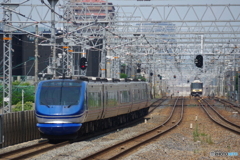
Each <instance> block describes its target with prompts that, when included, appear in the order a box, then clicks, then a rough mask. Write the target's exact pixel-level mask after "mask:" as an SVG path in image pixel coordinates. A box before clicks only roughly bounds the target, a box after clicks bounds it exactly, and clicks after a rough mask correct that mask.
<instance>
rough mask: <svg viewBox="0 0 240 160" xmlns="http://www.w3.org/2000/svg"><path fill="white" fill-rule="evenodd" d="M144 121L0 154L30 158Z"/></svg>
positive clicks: (161, 100)
mask: <svg viewBox="0 0 240 160" xmlns="http://www.w3.org/2000/svg"><path fill="white" fill-rule="evenodd" d="M166 99H167V98H166V97H165V98H162V99H159V100H157V101H156V102H154V103H153V104H152V105H151V106H150V109H149V114H150V113H151V112H153V111H154V110H155V109H156V107H158V106H159V105H161V103H163V102H164V101H165V100H166ZM142 121H143V118H139V119H137V120H135V121H132V122H130V123H127V124H124V125H122V126H117V127H114V128H111V129H108V130H105V131H101V132H97V133H95V134H91V135H87V136H84V137H81V138H79V139H76V140H73V141H64V142H60V143H55V144H54V143H49V142H48V141H47V140H45V141H43V142H39V143H37V144H34V145H31V146H28V147H24V148H20V149H17V150H13V151H10V152H6V153H2V154H0V159H6V160H10V159H11V160H19V159H26V158H30V157H33V156H36V155H39V154H41V153H44V152H46V151H49V150H52V149H56V148H58V147H62V146H65V145H68V144H70V143H73V142H78V141H82V140H86V139H89V138H93V137H96V136H99V135H102V134H106V133H108V132H111V131H114V130H116V129H117V128H118V129H119V128H124V127H129V126H131V125H134V124H136V123H139V122H142Z"/></svg>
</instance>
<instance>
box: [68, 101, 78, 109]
mask: <svg viewBox="0 0 240 160" xmlns="http://www.w3.org/2000/svg"><path fill="white" fill-rule="evenodd" d="M76 102H78V101H75V102H73V103H72V104H69V105H68V106H67V108H70V107H71V106H72V105H74V104H75V103H76Z"/></svg>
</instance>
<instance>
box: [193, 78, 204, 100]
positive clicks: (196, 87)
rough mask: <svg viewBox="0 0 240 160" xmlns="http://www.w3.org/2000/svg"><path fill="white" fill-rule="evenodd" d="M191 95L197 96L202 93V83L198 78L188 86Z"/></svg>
mask: <svg viewBox="0 0 240 160" xmlns="http://www.w3.org/2000/svg"><path fill="white" fill-rule="evenodd" d="M190 89H191V96H194V97H197V96H202V93H203V83H202V82H201V81H200V80H194V81H193V82H192V83H191V86H190Z"/></svg>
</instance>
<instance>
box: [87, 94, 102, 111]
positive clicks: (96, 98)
mask: <svg viewBox="0 0 240 160" xmlns="http://www.w3.org/2000/svg"><path fill="white" fill-rule="evenodd" d="M98 107H101V96H100V92H88V108H98Z"/></svg>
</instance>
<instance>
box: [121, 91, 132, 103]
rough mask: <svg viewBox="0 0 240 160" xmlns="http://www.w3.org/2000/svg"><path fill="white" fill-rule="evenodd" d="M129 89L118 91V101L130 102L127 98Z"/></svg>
mask: <svg viewBox="0 0 240 160" xmlns="http://www.w3.org/2000/svg"><path fill="white" fill-rule="evenodd" d="M129 95H130V94H129V91H120V102H121V103H128V102H130V98H129Z"/></svg>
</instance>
